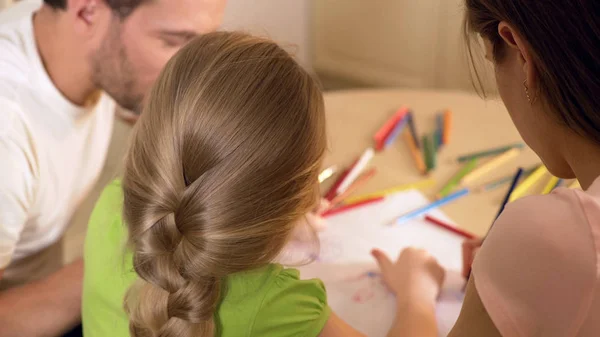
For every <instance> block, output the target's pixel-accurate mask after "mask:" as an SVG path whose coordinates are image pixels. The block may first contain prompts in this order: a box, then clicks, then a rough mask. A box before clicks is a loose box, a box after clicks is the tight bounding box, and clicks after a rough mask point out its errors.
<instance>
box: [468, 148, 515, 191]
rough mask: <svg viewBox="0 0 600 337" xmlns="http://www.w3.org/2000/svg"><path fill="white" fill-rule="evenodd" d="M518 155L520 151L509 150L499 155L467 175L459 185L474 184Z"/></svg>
mask: <svg viewBox="0 0 600 337" xmlns="http://www.w3.org/2000/svg"><path fill="white" fill-rule="evenodd" d="M519 153H521V150H520V149H511V150H508V151H506V152H504V153H503V154H501V155H499V156H498V157H496V158H494V159H492V160H490V161H489V162H487V163H485V164H483V165H481V166H480V167H478V168H476V169H475V170H474V171H473V172H471V173H469V174H467V175H466V176H465V177H464V178H462V180H461V181H460V183H461V184H462V185H468V184H470V183H472V182H474V181H475V180H477V179H479V178H481V177H482V176H483V175H485V174H487V173H488V172H490V171H492V170H494V169H495V168H497V167H499V166H501V165H503V164H504V163H506V162H508V161H509V160H512V159H514V158H516V157H517V156H518V155H519Z"/></svg>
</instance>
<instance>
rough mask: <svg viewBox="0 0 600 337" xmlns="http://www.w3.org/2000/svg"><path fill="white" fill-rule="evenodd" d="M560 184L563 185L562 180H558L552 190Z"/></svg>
mask: <svg viewBox="0 0 600 337" xmlns="http://www.w3.org/2000/svg"><path fill="white" fill-rule="evenodd" d="M562 183H563V180H562V179H558V181H557V182H556V185H554V187H553V188H552V189H555V188H557V187H560V185H562Z"/></svg>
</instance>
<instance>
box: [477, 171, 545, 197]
mask: <svg viewBox="0 0 600 337" xmlns="http://www.w3.org/2000/svg"><path fill="white" fill-rule="evenodd" d="M538 167H539V165H536V166H534V167H530V168H528V169H526V170H525V171H523V175H522V177H523V176H527V175H529V174H531V172H533V171H535V170H536V169H537V168H538ZM513 177H514V175H513V174H511V175H509V176H506V177H502V178H499V179H496V180H493V181H490V182H487V183H485V184H483V185H482V186H481V187H479V188H477V190H478V191H485V192H488V191H492V190H495V189H496V188H498V187H501V186H503V185H504V184H508V183H509V182H511V181H512V180H513Z"/></svg>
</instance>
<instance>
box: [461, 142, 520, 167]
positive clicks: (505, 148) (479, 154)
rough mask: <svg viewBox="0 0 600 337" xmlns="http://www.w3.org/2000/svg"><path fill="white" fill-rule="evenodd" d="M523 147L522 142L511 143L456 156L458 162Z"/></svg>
mask: <svg viewBox="0 0 600 337" xmlns="http://www.w3.org/2000/svg"><path fill="white" fill-rule="evenodd" d="M524 147H525V144H523V143H516V144H512V145H507V146H502V147H499V148H495V149H490V150H485V151H481V152H475V153H469V154H466V155H463V156H460V157H458V159H457V160H458V162H459V163H464V162H466V161H469V160H471V159H473V158H485V157H491V156H495V155H498V154H501V153H504V152H506V151H509V150H511V149H515V148H516V149H523V148H524Z"/></svg>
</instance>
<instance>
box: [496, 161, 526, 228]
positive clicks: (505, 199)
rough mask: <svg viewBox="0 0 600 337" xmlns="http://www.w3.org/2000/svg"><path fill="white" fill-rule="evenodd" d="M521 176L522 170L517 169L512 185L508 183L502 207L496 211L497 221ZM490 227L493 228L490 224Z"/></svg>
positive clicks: (520, 168)
mask: <svg viewBox="0 0 600 337" xmlns="http://www.w3.org/2000/svg"><path fill="white" fill-rule="evenodd" d="M522 174H523V168H522V167H519V169H518V170H517V173H516V174H515V176H514V178H513V180H512V183H510V188H509V189H508V192H506V196H505V197H504V201H502V205H501V206H500V210H499V211H498V214H497V215H496V219H498V217H499V216H500V214H502V212H503V211H504V207H506V204H507V203H508V201H509V200H510V196H511V195H512V193H513V191H514V190H515V188H516V187H517V183H518V182H519V179H521V175H522ZM492 226H493V224H492Z"/></svg>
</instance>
